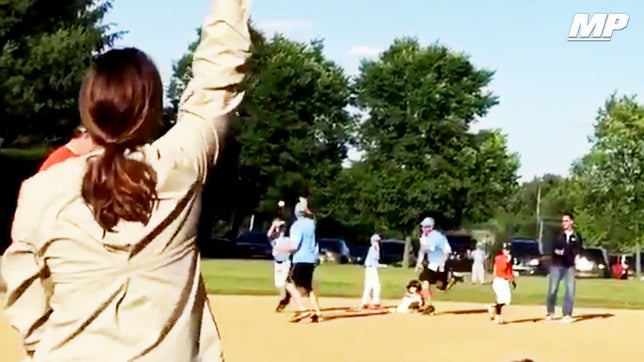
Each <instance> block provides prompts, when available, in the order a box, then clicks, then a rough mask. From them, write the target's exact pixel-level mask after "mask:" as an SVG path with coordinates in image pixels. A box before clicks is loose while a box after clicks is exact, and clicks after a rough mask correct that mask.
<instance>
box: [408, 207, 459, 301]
mask: <svg viewBox="0 0 644 362" xmlns="http://www.w3.org/2000/svg"><path fill="white" fill-rule="evenodd" d="M420 227H421V235H420V248H419V250H418V259H417V262H416V271H417V272H420V275H419V276H418V280H420V282H421V285H422V289H421V295H422V296H423V298H424V300H425V305H427V308H428V312H429V313H432V312H433V311H434V307H433V306H432V303H431V299H432V290H431V288H430V284H437V283H438V282H440V283H442V286H443V287H446V286H447V272H446V270H445V262H446V261H447V258H448V257H449V255H450V254H451V253H452V248H451V247H450V245H449V242H448V241H447V238H446V237H445V235H443V234H442V233H441V232H439V231H438V230H435V229H434V219H432V218H431V217H426V218H425V219H423V221H422V222H421V223H420ZM441 289H443V288H441Z"/></svg>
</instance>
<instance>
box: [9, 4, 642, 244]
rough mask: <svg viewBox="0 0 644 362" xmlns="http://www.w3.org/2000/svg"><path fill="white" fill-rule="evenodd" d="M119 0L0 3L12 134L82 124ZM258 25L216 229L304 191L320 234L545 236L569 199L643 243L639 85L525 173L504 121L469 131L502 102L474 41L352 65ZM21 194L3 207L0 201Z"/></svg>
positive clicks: (180, 65) (38, 136)
mask: <svg viewBox="0 0 644 362" xmlns="http://www.w3.org/2000/svg"><path fill="white" fill-rule="evenodd" d="M111 5H112V1H96V0H94V1H92V0H85V1H64V2H63V3H62V4H61V3H60V2H58V3H56V4H54V3H53V2H51V1H45V0H16V1H13V2H11V3H9V4H8V5H6V6H3V7H1V8H0V18H2V19H3V21H2V22H0V41H1V44H3V47H2V53H0V112H1V113H0V115H1V117H2V119H3V121H4V122H3V127H2V136H1V137H2V139H3V143H2V146H3V147H12V148H23V149H24V148H34V147H39V146H42V145H47V146H52V145H56V144H58V143H60V142H62V141H65V140H66V138H67V137H68V135H69V132H70V130H71V129H72V128H73V126H74V125H75V124H77V122H78V115H77V113H78V112H77V104H76V97H77V91H78V87H79V84H80V80H81V78H82V75H83V73H84V71H85V69H86V68H87V66H88V65H89V63H90V61H91V57H92V55H93V54H95V53H97V52H100V51H103V50H105V49H106V48H109V47H111V46H112V45H113V44H114V41H115V40H117V39H118V38H119V37H120V36H121V35H122V34H123V32H122V31H116V30H114V25H106V24H104V23H103V19H104V16H105V14H106V13H107V12H108V11H109V9H110V8H111ZM251 27H252V56H251V58H250V60H249V63H248V65H247V72H248V73H247V74H248V75H247V77H246V80H245V84H244V88H245V91H246V98H245V100H244V102H243V104H242V105H241V107H240V108H239V109H238V110H237V112H236V114H235V115H234V117H235V120H234V122H233V125H234V126H233V132H231V133H230V134H229V135H228V136H227V137H228V138H227V140H226V141H225V149H224V151H223V154H222V155H221V159H220V162H219V164H218V165H217V166H216V167H215V168H214V170H213V172H212V174H211V177H210V180H209V183H208V187H207V189H206V191H205V193H204V203H203V204H204V212H203V218H204V219H203V222H202V225H203V226H202V227H203V230H202V232H203V234H204V235H207V237H208V238H210V236H211V234H216V235H226V236H228V237H234V236H236V235H237V234H238V233H239V232H240V231H242V230H244V228H246V227H247V226H248V224H249V219H250V217H251V215H254V217H253V220H256V222H255V225H256V227H258V228H259V227H261V226H262V222H263V221H266V220H268V219H270V218H271V217H272V216H273V215H274V214H275V212H276V211H277V210H276V209H277V202H278V201H279V200H285V201H286V202H287V205H288V206H289V207H292V206H293V203H294V202H295V201H296V200H297V198H298V197H299V196H309V202H310V204H311V207H312V208H313V209H314V210H315V211H316V213H317V216H318V221H319V229H320V232H321V233H323V234H326V235H327V236H344V237H346V238H349V239H360V238H361V237H364V236H367V235H369V234H370V233H372V232H373V231H374V230H377V231H379V232H381V233H383V234H385V235H387V236H390V237H396V238H404V237H407V236H411V234H412V233H413V232H414V230H415V229H416V224H417V223H418V221H419V220H420V219H421V218H422V217H424V216H433V217H434V218H435V219H436V220H437V223H438V225H439V226H440V227H441V228H442V229H449V230H453V229H460V228H467V229H472V228H479V229H488V230H491V231H494V232H495V233H496V234H497V235H498V236H499V238H508V237H511V236H530V237H537V236H538V235H540V234H541V233H544V235H547V234H548V233H551V232H552V230H554V229H555V228H556V224H557V218H558V213H559V212H560V211H563V210H569V211H573V212H574V213H575V214H576V215H577V220H578V225H579V228H580V229H581V231H582V232H583V233H584V235H585V236H586V239H587V240H588V241H589V242H590V243H592V244H598V245H599V244H601V245H606V246H610V247H612V248H614V249H627V248H629V247H632V246H634V245H636V244H637V243H638V242H639V241H640V240H639V239H640V238H641V236H640V235H641V233H640V231H639V230H640V227H641V226H640V223H641V220H642V218H641V217H640V214H639V213H640V210H641V209H642V207H639V205H644V202H643V201H642V200H641V197H640V196H641V194H642V192H641V189H642V185H641V183H642V181H640V180H641V177H640V173H641V172H642V162H644V149H643V147H644V146H643V145H642V141H641V140H642V137H641V135H642V134H641V133H642V132H644V106H642V105H641V104H639V103H638V102H637V100H636V98H635V97H630V96H629V97H625V96H618V95H616V94H614V95H611V96H610V97H609V98H608V100H607V101H606V104H605V105H603V107H602V109H601V110H600V111H599V112H598V115H597V119H596V120H595V132H594V134H593V135H592V136H591V141H592V144H593V146H592V148H591V149H590V151H589V153H588V155H586V156H584V157H583V158H581V159H580V160H578V161H576V162H575V163H574V164H573V165H571V173H570V176H569V177H561V176H556V175H545V176H543V177H539V178H535V179H534V180H532V181H530V182H527V183H523V184H519V183H518V182H517V180H518V175H517V172H518V169H519V166H520V160H519V157H518V155H517V154H516V153H513V152H511V151H510V150H509V149H508V146H507V138H506V135H505V134H503V133H502V132H501V130H498V129H487V130H480V131H472V126H473V125H474V124H476V122H478V121H479V120H480V119H481V118H483V117H485V116H486V114H487V113H488V112H489V110H490V109H491V108H492V107H495V106H498V104H499V103H500V102H501V101H502V100H500V99H498V97H497V96H496V95H494V94H493V93H492V92H491V91H489V90H488V86H489V85H490V82H491V81H492V79H493V77H494V72H493V71H491V70H488V69H483V68H480V67H477V66H476V65H475V64H474V62H473V61H472V60H471V58H470V57H469V56H468V55H467V54H465V53H463V52H458V51H454V50H452V49H450V48H449V47H447V46H445V45H443V44H441V43H438V42H436V43H432V44H427V45H424V44H421V43H420V42H419V41H418V40H417V39H415V38H413V37H400V38H398V39H396V40H395V41H394V42H393V43H392V44H391V45H390V46H389V47H388V48H387V49H385V50H384V51H383V52H382V53H381V54H380V55H379V56H378V57H376V58H374V59H363V60H362V61H361V65H360V68H359V72H358V74H357V75H355V76H349V75H347V74H346V73H345V71H344V69H343V68H342V67H341V66H340V65H338V64H337V63H336V62H334V61H333V60H331V59H329V58H327V57H326V55H325V53H324V43H323V41H321V40H317V39H315V40H312V41H308V42H301V41H294V40H292V39H288V38H287V37H285V36H284V35H280V34H277V35H272V36H267V35H266V34H263V33H262V32H261V31H260V30H259V29H257V28H255V27H253V26H252V24H251ZM198 37H199V34H198V33H197V35H196V39H195V41H194V42H193V43H192V44H189V45H188V46H187V49H186V54H185V55H184V56H183V57H182V58H180V59H177V60H176V62H175V64H174V68H173V75H172V79H171V81H170V84H169V86H168V89H167V98H168V99H167V100H168V107H167V109H166V112H165V115H164V121H165V122H166V125H167V126H168V127H169V126H171V125H172V124H173V122H175V120H176V114H177V111H178V109H177V107H178V105H179V99H180V97H181V94H182V92H183V90H184V89H185V86H186V84H187V82H188V81H189V80H190V78H191V69H190V65H191V60H192V53H193V51H194V49H195V47H196V45H197V43H198ZM141 47H142V48H143V49H145V44H141ZM349 147H355V148H357V149H358V150H360V151H361V153H362V158H361V159H360V160H359V161H355V162H351V163H349V164H347V161H346V159H347V152H348V149H349ZM5 158H6V157H5V156H3V159H5ZM30 167H31V166H30ZM32 168H33V167H32ZM32 168H29V170H31V169H32ZM29 172H31V171H29ZM25 173H27V171H25ZM25 176H27V175H26V174H25V175H23V174H21V173H19V176H16V177H23V178H24V177H25ZM538 193H540V194H541V201H540V202H539V203H540V208H539V209H540V211H539V215H537V211H536V210H537V207H536V203H537V194H538ZM14 196H15V195H14ZM8 199H13V197H8ZM14 202H15V200H14ZM7 203H8V201H7V202H5V204H7ZM11 207H12V206H11V205H8V204H7V205H6V207H5V206H3V207H2V209H3V211H4V212H3V214H5V215H9V214H10V212H7V210H10V209H11ZM544 225H545V227H544Z"/></svg>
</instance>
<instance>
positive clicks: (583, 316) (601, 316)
mask: <svg viewBox="0 0 644 362" xmlns="http://www.w3.org/2000/svg"><path fill="white" fill-rule="evenodd" d="M614 316H615V315H614V314H612V313H600V314H581V315H578V316H576V317H575V323H579V322H583V321H587V320H591V319H605V318H611V317H614ZM544 321H545V319H544V318H543V317H539V318H525V319H517V320H513V321H506V322H505V324H516V323H530V322H532V323H537V322H544ZM555 321H556V320H555Z"/></svg>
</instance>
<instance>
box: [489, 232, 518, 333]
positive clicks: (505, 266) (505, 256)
mask: <svg viewBox="0 0 644 362" xmlns="http://www.w3.org/2000/svg"><path fill="white" fill-rule="evenodd" d="M510 284H512V287H513V288H516V286H517V285H516V283H515V281H514V270H512V253H511V252H510V244H509V243H504V244H503V248H502V249H501V252H499V254H498V255H497V256H495V257H494V280H493V281H492V289H493V290H494V294H495V295H496V303H495V304H493V305H491V306H490V307H489V308H488V312H489V314H490V319H492V320H494V322H496V323H498V324H501V323H503V318H502V317H501V310H502V309H503V306H505V305H508V304H510V302H511V301H512V290H511V289H510Z"/></svg>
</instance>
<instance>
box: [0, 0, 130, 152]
mask: <svg viewBox="0 0 644 362" xmlns="http://www.w3.org/2000/svg"><path fill="white" fill-rule="evenodd" d="M111 6H112V1H96V0H78V1H63V2H62V3H61V2H59V1H49V0H15V1H10V2H9V3H8V4H5V5H4V6H2V7H0V19H2V21H0V44H3V46H2V49H1V53H0V119H2V121H3V128H2V137H3V138H5V142H13V141H16V140H18V139H19V138H22V139H23V141H25V142H38V141H41V140H43V139H46V138H55V137H56V136H64V135H65V136H66V135H67V134H68V133H69V131H70V130H71V128H73V127H74V126H75V125H76V124H77V122H78V109H77V101H76V99H77V97H78V89H79V85H80V81H81V79H82V76H83V74H84V73H85V72H86V70H87V67H88V65H89V62H90V60H91V56H92V55H93V54H94V53H96V52H98V51H101V50H102V49H104V48H105V47H107V46H110V45H111V44H112V43H113V41H114V40H115V39H116V38H118V37H119V36H120V35H121V34H122V33H110V25H104V24H102V23H101V22H102V20H103V17H104V16H105V14H106V13H107V11H109V9H110V8H111ZM21 136H22V137H21Z"/></svg>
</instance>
